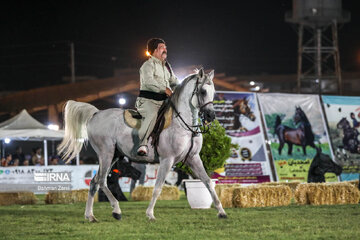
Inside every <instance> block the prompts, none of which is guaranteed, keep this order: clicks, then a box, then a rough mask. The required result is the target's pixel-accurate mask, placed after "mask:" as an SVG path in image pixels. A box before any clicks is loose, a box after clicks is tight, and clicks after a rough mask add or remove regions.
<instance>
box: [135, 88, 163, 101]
mask: <svg viewBox="0 0 360 240" xmlns="http://www.w3.org/2000/svg"><path fill="white" fill-rule="evenodd" d="M139 97H142V98H147V99H152V100H156V101H164V100H166V99H167V96H166V94H165V93H156V92H151V91H146V90H140V94H139Z"/></svg>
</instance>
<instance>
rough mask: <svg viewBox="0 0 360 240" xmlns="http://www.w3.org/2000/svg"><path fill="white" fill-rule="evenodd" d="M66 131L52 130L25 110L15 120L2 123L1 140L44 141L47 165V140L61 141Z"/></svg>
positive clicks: (0, 125)
mask: <svg viewBox="0 0 360 240" xmlns="http://www.w3.org/2000/svg"><path fill="white" fill-rule="evenodd" d="M63 137H64V131H63V130H59V131H55V130H50V129H48V128H47V127H46V126H45V125H43V124H42V123H40V122H39V121H37V120H36V119H34V118H33V117H32V116H30V114H29V113H28V112H27V111H26V110H25V109H24V110H22V111H21V113H19V114H18V115H16V116H15V117H13V118H10V119H9V120H6V121H5V122H2V123H0V140H4V139H6V138H9V139H11V140H20V141H44V159H45V165H47V140H60V139H62V138H63Z"/></svg>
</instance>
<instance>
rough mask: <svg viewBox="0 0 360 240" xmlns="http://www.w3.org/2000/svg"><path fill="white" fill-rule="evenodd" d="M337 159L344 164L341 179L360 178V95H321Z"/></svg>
mask: <svg viewBox="0 0 360 240" xmlns="http://www.w3.org/2000/svg"><path fill="white" fill-rule="evenodd" d="M321 97H322V101H323V104H324V109H325V114H326V118H327V122H328V126H329V133H330V139H331V143H332V147H333V150H334V155H335V156H336V161H337V162H339V163H340V164H341V165H342V166H343V171H342V174H341V175H340V178H341V181H350V180H356V179H359V173H360V140H359V139H360V138H359V129H360V123H359V122H360V97H344V96H321Z"/></svg>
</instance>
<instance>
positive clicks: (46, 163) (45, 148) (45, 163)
mask: <svg viewBox="0 0 360 240" xmlns="http://www.w3.org/2000/svg"><path fill="white" fill-rule="evenodd" d="M44 165H45V166H47V165H48V149H47V140H44Z"/></svg>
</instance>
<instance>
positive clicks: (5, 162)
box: [1, 153, 12, 167]
mask: <svg viewBox="0 0 360 240" xmlns="http://www.w3.org/2000/svg"><path fill="white" fill-rule="evenodd" d="M10 163H12V155H11V154H10V153H7V154H6V155H5V158H2V159H1V166H2V167H8V166H10V165H11V164H10Z"/></svg>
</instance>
